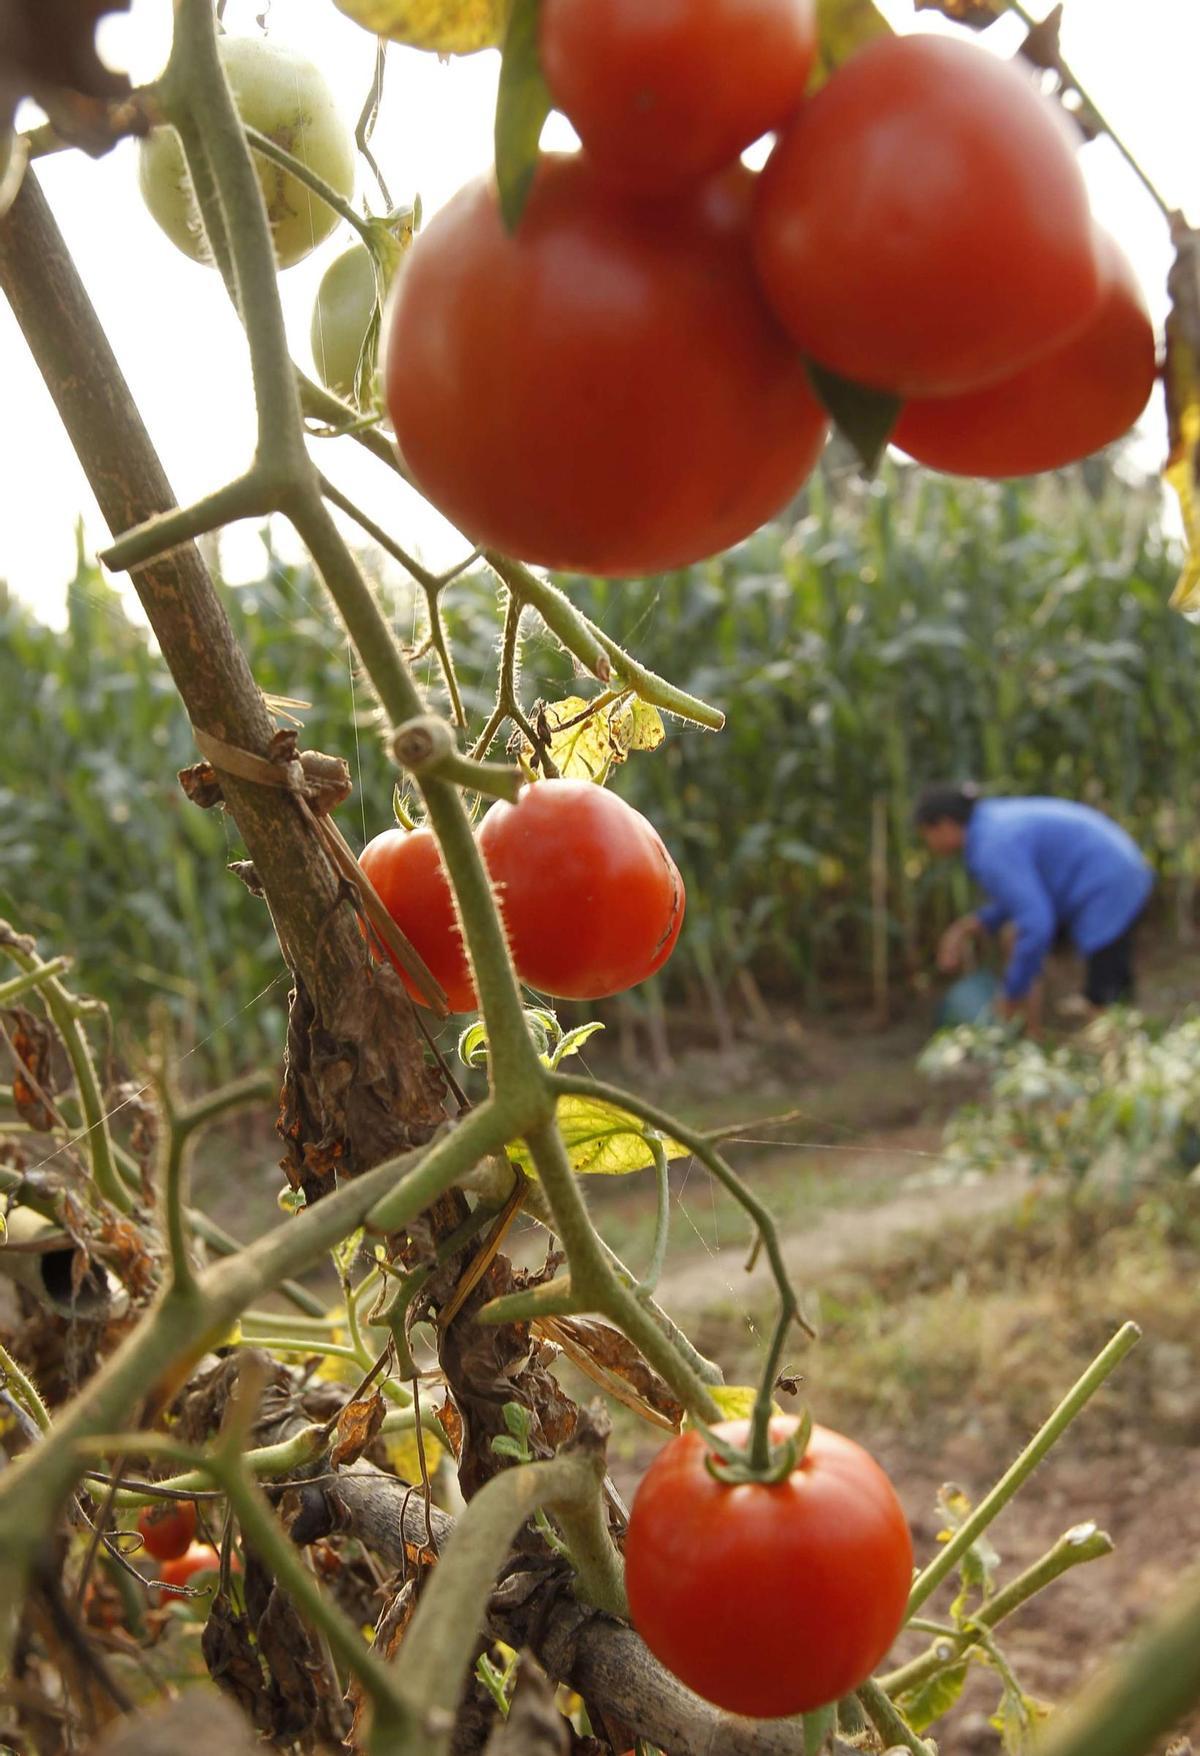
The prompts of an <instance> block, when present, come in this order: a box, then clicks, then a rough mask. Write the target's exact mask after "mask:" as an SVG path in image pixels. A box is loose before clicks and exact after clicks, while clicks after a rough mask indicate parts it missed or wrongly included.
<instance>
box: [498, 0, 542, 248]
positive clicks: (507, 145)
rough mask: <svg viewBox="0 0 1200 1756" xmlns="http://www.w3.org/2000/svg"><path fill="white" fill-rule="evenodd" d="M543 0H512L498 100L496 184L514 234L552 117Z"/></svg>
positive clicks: (507, 223)
mask: <svg viewBox="0 0 1200 1756" xmlns="http://www.w3.org/2000/svg"><path fill="white" fill-rule="evenodd" d="M540 9H541V0H513V9H512V16H511V17H510V18H509V21H508V30H507V32H506V33H505V37H504V59H503V61H502V62H501V64H500V87H499V90H498V91H497V94H496V183H497V185H498V187H499V190H500V212H501V214H502V215H503V218H504V223H505V225H506V226H507V227H508V229H509V231H510V232H515V231H516V229H517V227H518V225H519V224H520V223H521V215H522V213H523V212H524V211H525V203H526V201H527V200H528V197H529V191H530V190H531V189H532V187H533V179H534V175H535V173H536V171H537V165H538V143H539V141H540V140H541V138H542V127H543V124H544V123H545V120H546V117H547V116H548V115H549V114H550V111H551V108H552V104H551V100H550V88H549V87H548V86H547V84H546V81H545V79H544V78H543V77H542V66H541V61H540V60H539V58H538V15H539V12H540Z"/></svg>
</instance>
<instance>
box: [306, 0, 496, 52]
mask: <svg viewBox="0 0 1200 1756" xmlns="http://www.w3.org/2000/svg"><path fill="white" fill-rule="evenodd" d="M333 3H334V5H335V6H336V7H337V9H338V11H339V12H344V13H345V15H346V17H347V18H352V19H353V20H354V22H355V24H361V25H362V27H363V29H364V30H369V31H370V32H371V33H372V35H373V36H377V37H387V38H388V39H389V41H391V42H393V43H407V44H408V45H409V47H410V48H413V49H432V50H435V51H436V53H437V54H439V55H473V54H474V53H475V51H476V50H477V49H491V48H494V47H495V45H496V44H497V43H499V42H500V41H501V40H502V39H503V36H504V30H505V26H506V25H507V23H508V10H509V4H510V0H333Z"/></svg>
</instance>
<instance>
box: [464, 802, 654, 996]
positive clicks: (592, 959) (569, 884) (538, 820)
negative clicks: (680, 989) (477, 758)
mask: <svg viewBox="0 0 1200 1756" xmlns="http://www.w3.org/2000/svg"><path fill="white" fill-rule="evenodd" d="M479 845H480V848H481V851H482V853H483V858H484V862H485V864H486V866H487V868H488V871H489V873H490V874H491V877H492V881H493V883H494V884H495V885H496V888H497V891H498V893H499V897H500V912H501V914H502V916H503V918H504V925H505V929H506V931H507V933H508V942H509V945H510V947H511V949H512V954H513V962H514V963H515V964H516V966H517V973H518V975H519V976H520V977H521V980H522V981H524V982H528V983H529V985H530V987H531V988H537V989H538V990H539V991H540V992H541V993H543V994H553V995H557V996H558V997H559V998H561V999H568V1000H602V999H603V998H604V997H605V995H607V994H620V993H623V992H624V990H625V989H626V988H632V987H635V986H636V984H637V983H638V982H644V981H645V980H646V979H647V978H648V977H649V976H652V975H653V974H654V972H655V970H657V969H661V968H662V966H663V964H664V963H665V962H666V961H667V959H668V957H670V955H671V952H672V951H673V950H674V947H675V941H676V939H677V938H678V937H679V929H680V927H681V926H682V924H683V910H684V891H683V879H682V878H681V877H680V875H679V871H678V868H677V867H676V865H675V862H674V860H673V859H672V858H671V856H670V854H669V853H668V852H667V850H666V848H665V847H664V845H663V842H662V838H661V837H660V836H659V833H658V831H657V830H656V829H655V828H654V825H653V824H652V823H650V822H649V820H648V819H647V818H645V817H643V816H642V814H641V812H640V811H635V810H634V808H633V806H632V805H627V804H626V803H625V801H624V799H622V798H619V797H618V795H617V794H616V793H610V792H608V791H606V789H605V788H604V787H598V786H594V785H593V784H592V782H591V781H586V780H554V781H538V782H536V783H535V784H534V785H533V786H529V787H526V788H524V790H523V791H522V793H521V795H520V797H519V799H518V800H517V803H516V804H515V805H508V804H505V803H504V801H503V800H501V801H499V802H498V803H496V804H495V805H493V806H492V808H491V810H490V811H489V812H488V814H487V816H486V817H485V818H484V820H483V822H482V824H481V825H480V828H479Z"/></svg>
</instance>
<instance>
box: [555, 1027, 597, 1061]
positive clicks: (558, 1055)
mask: <svg viewBox="0 0 1200 1756" xmlns="http://www.w3.org/2000/svg"><path fill="white" fill-rule="evenodd" d="M603 1029H604V1026H603V1024H602V1023H601V1022H600V1020H599V1019H598V1018H593V1019H592V1021H591V1023H590V1024H580V1025H577V1026H576V1027H575V1029H574V1030H569V1031H568V1032H567V1034H566V1036H565V1037H564V1038H563V1040H562V1042H561V1043H559V1045H558V1047H557V1048H556V1049H555V1050H554V1052H553V1054H552V1055H551V1056H550V1065H551V1067H557V1066H558V1064H559V1062H560V1061H565V1060H566V1058H567V1056H568V1055H577V1054H578V1053H579V1051H580V1049H582V1047H583V1045H584V1043H586V1042H587V1040H588V1038H589V1037H594V1036H595V1034H596V1032H597V1031H598V1030H603Z"/></svg>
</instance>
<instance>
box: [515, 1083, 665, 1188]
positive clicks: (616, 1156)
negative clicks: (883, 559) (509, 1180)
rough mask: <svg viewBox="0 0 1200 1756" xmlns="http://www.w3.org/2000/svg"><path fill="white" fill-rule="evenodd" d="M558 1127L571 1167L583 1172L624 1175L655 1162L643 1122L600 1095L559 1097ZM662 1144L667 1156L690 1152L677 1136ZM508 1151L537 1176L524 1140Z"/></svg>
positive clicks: (528, 1171)
mask: <svg viewBox="0 0 1200 1756" xmlns="http://www.w3.org/2000/svg"><path fill="white" fill-rule="evenodd" d="M558 1127H559V1132H560V1133H561V1134H562V1137H563V1141H564V1143H565V1145H566V1148H567V1156H568V1157H569V1158H570V1160H571V1165H572V1168H573V1169H574V1170H576V1171H578V1172H580V1173H581V1174H583V1175H590V1176H603V1177H623V1176H625V1175H626V1174H627V1173H628V1172H629V1171H644V1170H645V1169H646V1167H647V1166H648V1165H652V1164H653V1163H654V1154H653V1153H652V1152H651V1150H650V1147H649V1145H648V1144H647V1142H646V1138H645V1130H644V1128H643V1125H642V1123H641V1122H639V1121H638V1120H637V1118H636V1117H635V1116H631V1115H629V1114H628V1113H627V1112H626V1111H625V1110H619V1109H617V1108H616V1107H615V1106H614V1105H612V1104H606V1103H602V1102H601V1101H600V1100H599V1098H588V1097H574V1096H571V1097H561V1098H559V1100H558ZM662 1146H663V1150H664V1152H665V1153H666V1155H667V1157H668V1158H686V1157H687V1156H688V1149H687V1147H686V1146H681V1145H680V1144H679V1142H678V1141H677V1140H668V1139H665V1138H664V1139H663V1142H662ZM507 1151H508V1156H509V1158H510V1159H511V1160H512V1162H513V1163H514V1164H517V1165H520V1167H521V1169H522V1170H523V1171H524V1172H525V1174H526V1176H528V1177H536V1176H537V1172H536V1170H535V1169H534V1165H533V1160H532V1158H531V1157H530V1156H529V1150H528V1148H527V1147H526V1145H525V1143H524V1141H514V1142H513V1143H512V1144H510V1145H509V1147H508V1148H507Z"/></svg>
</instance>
